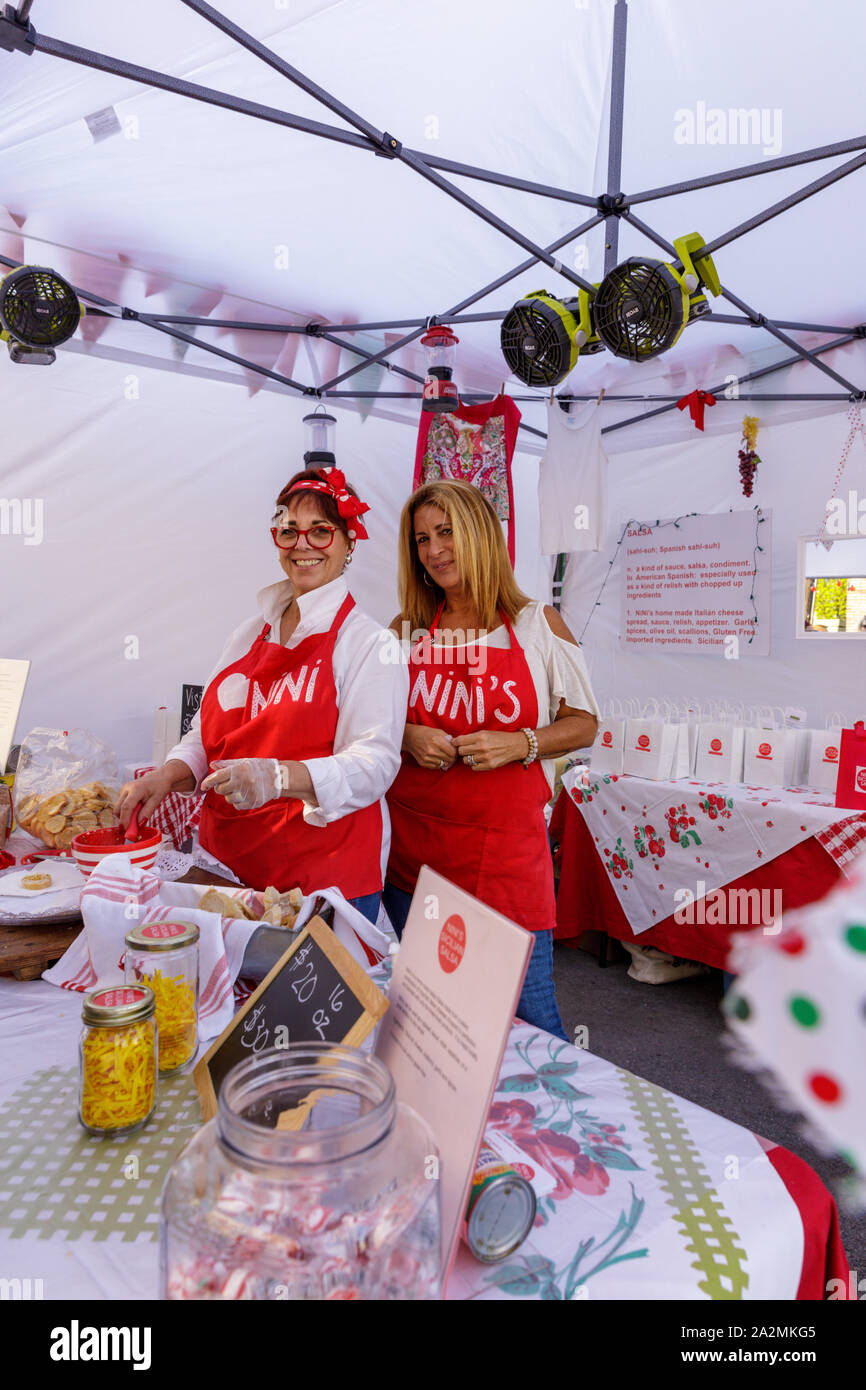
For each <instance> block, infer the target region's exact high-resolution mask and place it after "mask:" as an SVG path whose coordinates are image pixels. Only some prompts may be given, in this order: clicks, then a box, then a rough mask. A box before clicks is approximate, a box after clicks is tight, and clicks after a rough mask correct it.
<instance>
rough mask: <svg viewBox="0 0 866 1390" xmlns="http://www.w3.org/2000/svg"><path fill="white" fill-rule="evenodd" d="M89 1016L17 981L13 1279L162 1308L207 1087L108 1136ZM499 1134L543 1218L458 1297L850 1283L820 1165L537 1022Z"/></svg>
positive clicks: (13, 989)
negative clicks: (92, 1076)
mask: <svg viewBox="0 0 866 1390" xmlns="http://www.w3.org/2000/svg"><path fill="white" fill-rule="evenodd" d="M79 1005H80V1000H79V999H78V998H77V997H74V996H70V995H69V994H67V993H64V992H63V991H60V990H57V989H54V988H53V987H52V986H50V985H47V984H45V983H43V982H41V981H33V982H19V981H13V980H9V979H4V978H0V1052H2V1055H3V1057H4V1069H3V1074H2V1076H0V1276H2V1277H6V1278H16V1279H20V1280H22V1281H23V1280H31V1281H34V1280H38V1281H39V1289H40V1290H41V1296H42V1297H44V1298H46V1299H56V1298H64V1297H75V1298H81V1299H117V1298H136V1299H152V1298H155V1297H156V1296H157V1291H158V1245H157V1236H158V1230H159V1216H158V1212H159V1194H160V1190H161V1187H162V1182H163V1180H164V1178H165V1175H166V1172H167V1171H168V1168H169V1167H170V1165H171V1163H172V1162H173V1160H174V1158H175V1157H176V1155H177V1153H178V1152H179V1151H180V1149H181V1148H182V1147H183V1145H184V1144H185V1143H186V1141H187V1139H188V1138H189V1137H190V1136H191V1134H192V1133H193V1132H194V1130H195V1127H196V1125H197V1123H198V1113H197V1112H198V1106H197V1102H196V1099H195V1091H194V1088H193V1084H192V1079H191V1078H190V1077H183V1078H180V1079H179V1080H178V1081H177V1082H176V1083H174V1086H173V1087H172V1086H169V1087H168V1088H166V1091H165V1095H164V1096H161V1098H160V1110H159V1113H158V1115H157V1116H156V1117H155V1120H154V1121H153V1122H152V1123H151V1124H150V1125H148V1126H147V1127H146V1129H145V1130H144V1131H142V1133H141V1134H140V1135H136V1136H132V1138H131V1139H130V1140H128V1141H125V1142H120V1143H118V1144H115V1145H112V1144H110V1143H108V1144H100V1142H99V1141H97V1140H94V1139H90V1138H88V1136H86V1135H85V1134H84V1133H83V1131H82V1130H81V1129H80V1127H79V1126H78V1123H77V1120H76V1115H75V1101H76V1089H77V1088H76V1068H75V1047H76V1039H77V1034H78V1030H79ZM488 1133H489V1134H490V1136H491V1138H492V1139H493V1140H494V1142H495V1140H496V1138H497V1136H501V1135H507V1136H508V1138H509V1139H510V1140H511V1142H512V1145H516V1146H517V1147H518V1148H519V1149H520V1151H521V1153H522V1155H523V1157H522V1158H521V1160H520V1161H521V1163H522V1164H523V1165H524V1168H525V1171H526V1173H527V1176H529V1177H530V1180H531V1181H533V1184H534V1186H535V1187H536V1192H537V1195H538V1217H537V1221H536V1225H535V1228H534V1229H533V1230H532V1232H531V1233H530V1236H529V1237H528V1239H527V1240H526V1241H525V1242H524V1243H523V1245H522V1246H521V1247H520V1248H519V1250H517V1251H516V1252H515V1254H514V1255H513V1256H511V1257H509V1258H508V1259H506V1260H505V1261H504V1262H502V1263H500V1264H497V1265H483V1264H480V1263H478V1262H477V1261H476V1260H475V1259H474V1258H473V1257H472V1255H471V1254H470V1253H469V1251H468V1249H466V1248H465V1247H464V1246H461V1248H460V1251H459V1253H458V1256H457V1260H456V1263H455V1267H454V1270H453V1272H452V1275H451V1279H450V1281H449V1286H448V1291H447V1296H448V1298H450V1299H469V1298H500V1299H503V1298H504V1299H526V1298H530V1299H542V1300H560V1299H561V1300H564V1299H578V1300H582V1299H588V1300H592V1299H597V1298H601V1299H620V1298H621V1299H646V1298H654V1299H679V1300H687V1299H707V1298H723V1299H760V1298H772V1299H791V1298H795V1297H797V1295H798V1291H799V1293H800V1296H801V1297H813V1298H814V1297H823V1296H824V1292H825V1283H826V1279H827V1278H828V1277H829V1275H828V1273H827V1272H828V1271H830V1273H831V1274H834V1275H837V1276H838V1279H839V1287H840V1288H841V1287H843V1286H844V1287H847V1281H848V1274H847V1269H846V1268H845V1266H844V1257H843V1256H842V1254H841V1247H839V1245H838V1236H837V1235H836V1227H835V1207H834V1206H833V1203H832V1200H831V1198H830V1195H829V1193H828V1192H827V1190H826V1188H824V1187H823V1186H822V1184H821V1183H820V1182H819V1180H818V1179H817V1177H816V1176H815V1174H814V1173H812V1171H811V1170H810V1169H809V1168H807V1167H806V1165H805V1164H802V1163H801V1162H800V1160H798V1159H795V1158H794V1157H793V1155H791V1154H789V1153H787V1151H786V1150H784V1149H778V1148H775V1147H774V1146H771V1145H768V1144H767V1143H766V1141H763V1140H760V1139H758V1138H756V1136H755V1135H753V1134H751V1133H749V1131H747V1130H745V1129H741V1128H739V1127H738V1126H737V1125H733V1124H731V1123H730V1122H729V1121H727V1120H723V1119H721V1118H720V1117H719V1116H717V1115H713V1114H711V1113H710V1112H709V1111H707V1110H703V1109H701V1108H700V1107H699V1106H696V1105H692V1104H690V1103H689V1102H688V1101H685V1100H682V1099H680V1098H678V1097H676V1096H673V1095H671V1094H670V1093H669V1092H666V1091H663V1090H661V1089H660V1088H659V1087H657V1086H653V1085H651V1084H649V1083H648V1082H645V1081H641V1080H639V1079H638V1078H637V1077H635V1076H632V1075H630V1074H629V1073H627V1072H624V1071H621V1070H619V1069H618V1068H617V1067H615V1066H613V1065H612V1064H611V1063H609V1062H604V1061H602V1060H601V1059H600V1058H598V1057H594V1056H592V1055H591V1054H590V1053H588V1052H586V1051H584V1050H581V1049H579V1048H576V1047H572V1046H571V1045H570V1044H568V1043H563V1042H561V1041H559V1040H557V1039H555V1038H552V1037H550V1036H549V1035H548V1034H546V1033H542V1032H539V1031H538V1029H535V1028H530V1027H529V1026H528V1025H526V1024H522V1023H515V1025H514V1027H513V1028H512V1031H511V1036H510V1039H509V1044H508V1048H507V1051H506V1055H505V1059H504V1064H503V1067H502V1072H501V1076H500V1082H499V1087H498V1089H497V1092H496V1096H495V1099H494V1104H493V1107H492V1110H491V1115H490V1129H489V1131H488ZM133 1153H134V1156H135V1158H136V1168H137V1171H136V1173H135V1174H134V1181H132V1180H131V1175H130V1172H129V1164H130V1155H131V1154H133ZM780 1159H782V1160H785V1161H786V1162H787V1163H788V1164H789V1165H794V1166H795V1170H796V1171H795V1177H794V1178H793V1179H792V1177H791V1175H790V1173H783V1172H780V1171H778V1170H779V1168H780V1166H781V1165H780ZM797 1165H799V1167H798V1168H797ZM804 1230H805V1233H806V1236H805V1238H804ZM815 1252H817V1255H816V1253H815ZM807 1273H808V1278H807V1277H806V1274H807ZM804 1280H805V1283H804ZM804 1289H806V1292H804ZM809 1290H811V1292H810V1291H809Z"/></svg>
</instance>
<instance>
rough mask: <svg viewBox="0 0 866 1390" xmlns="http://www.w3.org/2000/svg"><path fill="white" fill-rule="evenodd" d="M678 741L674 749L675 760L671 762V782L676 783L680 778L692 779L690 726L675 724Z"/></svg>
mask: <svg viewBox="0 0 866 1390" xmlns="http://www.w3.org/2000/svg"><path fill="white" fill-rule="evenodd" d="M673 727H674V729H675V730H676V735H677V740H676V745H675V747H674V753H673V759H672V762H671V772H670V777H671V781H672V782H675V781H676V780H677V778H678V777H691V775H692V756H691V749H690V746H689V726H688V724H674V726H673Z"/></svg>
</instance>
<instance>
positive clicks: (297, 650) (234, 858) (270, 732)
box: [199, 594, 382, 898]
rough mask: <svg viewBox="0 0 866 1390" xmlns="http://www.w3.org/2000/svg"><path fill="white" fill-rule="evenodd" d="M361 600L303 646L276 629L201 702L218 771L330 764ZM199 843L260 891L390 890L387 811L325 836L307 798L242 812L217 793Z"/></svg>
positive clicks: (351, 818) (332, 828)
mask: <svg viewBox="0 0 866 1390" xmlns="http://www.w3.org/2000/svg"><path fill="white" fill-rule="evenodd" d="M354 604H355V600H354V599H353V598H352V596H351V594H349V595H347V596H346V598H345V600H344V601H343V603H342V604H341V606H340V609H339V611H338V612H337V614H336V616H335V618H334V621H333V623H332V624H331V626H330V628H329V629H328V631H327V632H314V633H311V634H310V635H309V637H305V638H303V639H302V640H301V641H300V642H299V643H298V644H297V646H295V647H291V648H288V647H284V646H281V645H280V643H278V642H269V641H268V640H267V636H268V633H269V631H270V628H269V626H268V624H267V623H266V624H265V626H264V627H263V628H262V630H261V632H260V633H259V635H258V637H257V638H256V640H255V642H253V645H252V646H251V647H250V649H249V651H248V652H247V653H246V655H245V656H242V657H241V658H240V660H239V661H235V662H233V663H232V664H231V665H230V666H226V668H225V669H224V670H223V671H220V673H219V674H218V675H217V676H216V677H215V678H214V679H213V680H212V681H211V682H210V684H209V685H208V687H207V689H206V690H205V692H204V696H203V698H202V702H201V737H202V743H203V745H204V750H205V752H206V754H207V757H208V762H209V763H212V762H213V761H215V760H216V759H218V758H278V759H279V760H280V761H286V760H293V761H300V760H301V759H307V758H328V757H331V756H332V755H333V752H334V736H335V734H336V730H337V691H336V686H335V684H334V670H333V660H332V658H333V653H334V643H335V642H336V640H337V634H338V632H339V630H340V627H341V626H342V623H343V622H344V620H345V618H346V616H347V614H348V613H349V612H350V611H351V609H352V608H353V607H354ZM199 841H200V843H201V845H202V847H203V848H204V849H206V850H207V851H208V853H209V854H213V855H215V856H216V858H217V859H220V860H221V861H222V862H223V863H224V864H227V865H228V866H229V868H230V869H232V870H233V872H234V873H236V874H237V876H238V878H239V879H241V881H242V882H243V883H245V884H247V885H248V886H249V887H251V888H267V887H268V886H269V885H271V884H273V886H274V887H275V888H279V890H280V891H281V892H285V891H287V890H288V889H289V888H294V887H299V888H301V890H302V891H303V892H304V893H308V892H309V891H310V890H311V889H313V888H329V887H334V886H335V887H337V888H339V889H340V890H341V892H342V893H343V896H344V897H346V898H358V897H362V896H364V895H366V894H367V893H377V892H379V891H380V889H381V887H382V873H381V864H380V861H381V851H382V812H381V809H380V807H379V805H378V803H375V804H374V805H372V806H367V807H365V808H364V809H363V810H361V811H352V812H350V813H349V814H348V815H346V816H342V817H341V818H340V819H339V820H336V821H332V822H331V824H330V825H326V826H323V827H319V826H314V825H308V824H307V822H306V821H305V820H304V803H303V802H302V801H300V800H299V799H298V798H297V797H289V798H281V799H280V800H278V801H269V802H268V803H267V805H265V806H262V807H260V808H259V809H258V810H254V811H239V810H237V809H236V807H234V806H232V805H231V804H230V803H229V802H228V801H226V799H225V797H223V796H220V795H219V794H218V793H217V792H214V791H209V792H208V793H207V796H206V797H205V802H204V807H203V810H202V816H201V823H200V826H199Z"/></svg>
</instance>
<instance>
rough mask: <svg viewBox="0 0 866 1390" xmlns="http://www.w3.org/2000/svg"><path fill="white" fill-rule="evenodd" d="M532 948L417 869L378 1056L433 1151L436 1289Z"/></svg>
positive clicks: (519, 931)
mask: <svg viewBox="0 0 866 1390" xmlns="http://www.w3.org/2000/svg"><path fill="white" fill-rule="evenodd" d="M532 946H533V936H532V932H528V931H525V930H524V929H523V927H518V926H516V925H515V924H514V923H513V922H509V921H508V919H507V917H502V916H500V914H499V913H498V912H494V911H493V909H492V908H489V907H485V905H484V903H481V902H479V901H478V899H477V898H473V897H472V896H471V894H469V893H464V892H463V890H462V889H460V888H455V887H454V885H453V884H452V883H449V882H448V880H447V879H445V878H442V877H441V875H440V874H437V873H434V872H433V870H432V869H429V868H428V867H427V866H426V864H425V865H424V866H423V867H422V869H421V872H420V874H419V875H418V883H417V885H416V887H415V894H414V896H413V898H412V906H411V908H410V910H409V916H408V918H407V920H406V926H405V929H404V931H403V937H402V940H401V942H400V950H399V952H398V954H397V958H396V961H395V963H394V973H393V975H392V977H391V988H390V990H389V991H388V999H389V1003H390V1008H389V1009H388V1012H387V1014H386V1015H385V1017H384V1019H383V1020H382V1024H381V1031H380V1034H379V1040H378V1043H377V1045H376V1052H377V1054H378V1056H379V1057H380V1058H381V1059H382V1061H383V1062H384V1063H385V1065H386V1066H387V1067H388V1070H389V1071H390V1073H391V1075H392V1076H393V1078H394V1085H395V1086H396V1088H397V1098H398V1100H401V1101H404V1102H405V1103H406V1104H407V1105H411V1107H412V1109H413V1110H417V1112H418V1114H419V1115H421V1116H423V1118H424V1119H425V1120H426V1121H427V1123H428V1125H429V1126H430V1129H431V1130H432V1132H433V1137H434V1139H435V1140H436V1144H437V1147H438V1149H439V1177H440V1184H441V1186H440V1194H441V1202H442V1278H443V1282H444V1281H445V1280H446V1279H447V1277H448V1272H449V1270H450V1268H451V1264H452V1262H453V1259H454V1255H455V1253H456V1250H457V1242H458V1240H459V1239H460V1228H461V1226H462V1224H463V1218H464V1213H465V1211H466V1205H467V1202H468V1200H469V1189H470V1187H471V1184H472V1177H473V1174H474V1172H475V1163H476V1159H477V1157H478V1149H479V1147H480V1145H481V1138H482V1135H483V1134H484V1129H485V1126H486V1124H487V1116H488V1114H489V1111H490V1106H491V1103H492V1101H493V1092H494V1091H495V1089H496V1082H497V1080H498V1079H499V1072H500V1069H501V1067H502V1057H503V1054H504V1052H505V1044H506V1042H507V1039H508V1033H509V1030H510V1028H511V1023H512V1020H513V1018H514V1011H515V1009H516V1008H517V1001H518V999H519V998H520V991H521V989H522V988H523V979H524V976H525V974H526V967H527V965H528V963H529V956H530V953H531V951H532Z"/></svg>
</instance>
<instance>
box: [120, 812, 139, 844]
mask: <svg viewBox="0 0 866 1390" xmlns="http://www.w3.org/2000/svg"><path fill="white" fill-rule="evenodd" d="M138 837H139V830H138V807H137V806H136V808H135V810H134V811H133V813H132V815H131V817H130V820H129V825H128V826H127V827H126V834H125V836H124V839H123V843H124V844H125V845H134V844H135V843H136V841H137V840H138Z"/></svg>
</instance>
